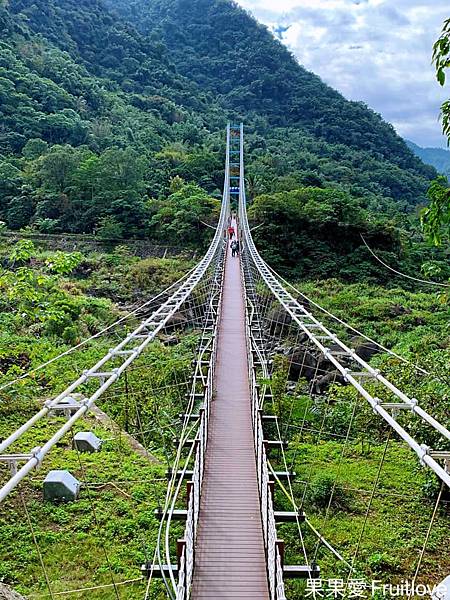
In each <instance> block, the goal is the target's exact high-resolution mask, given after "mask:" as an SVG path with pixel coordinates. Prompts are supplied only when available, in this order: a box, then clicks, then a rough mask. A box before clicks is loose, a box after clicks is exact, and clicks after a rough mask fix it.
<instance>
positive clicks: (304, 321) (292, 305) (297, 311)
mask: <svg viewBox="0 0 450 600" xmlns="http://www.w3.org/2000/svg"><path fill="white" fill-rule="evenodd" d="M243 152H244V136H243V126H242V125H241V168H240V199H239V214H240V227H241V230H242V237H243V239H242V245H243V251H244V250H245V251H248V252H249V254H250V256H251V260H252V261H253V263H254V265H255V267H256V269H257V271H258V273H259V275H260V276H261V277H262V279H263V281H264V283H265V285H266V286H267V287H268V289H269V290H270V291H271V293H272V294H273V296H274V297H275V298H276V299H277V301H278V302H279V303H280V304H281V305H282V306H283V308H284V310H285V311H286V312H287V313H288V314H289V316H290V317H291V319H292V321H293V322H295V323H296V324H297V325H298V327H299V328H300V329H301V330H302V331H303V332H304V333H305V334H306V335H307V337H308V339H309V340H311V342H313V344H314V345H315V346H316V347H317V348H318V350H319V351H320V352H321V353H322V354H323V356H324V357H326V358H327V359H328V360H329V361H330V362H331V363H332V364H333V365H334V367H335V368H336V370H337V371H339V372H340V373H341V375H343V377H344V379H345V380H346V381H347V382H348V383H350V385H352V386H353V387H354V388H355V389H356V390H357V391H358V392H359V394H360V395H361V396H362V397H363V398H364V399H365V400H366V401H367V402H368V403H369V404H370V406H371V407H372V409H373V411H374V412H375V413H376V414H378V415H379V416H380V417H382V418H383V419H384V420H385V421H386V422H387V423H388V425H389V426H390V427H391V428H392V429H394V431H395V432H396V433H397V434H398V435H399V436H400V437H401V438H402V439H403V440H404V441H405V442H406V443H407V444H408V446H409V447H410V448H411V449H412V450H413V451H414V452H415V453H416V454H417V456H418V457H419V460H420V463H421V464H423V465H427V466H428V467H429V468H431V469H432V471H434V473H435V474H436V475H437V476H438V477H439V479H441V480H442V481H443V482H444V483H445V484H446V485H447V486H448V487H450V473H449V472H448V471H447V470H446V468H445V467H442V466H441V465H440V464H439V463H438V462H437V460H443V459H442V458H441V456H442V455H443V454H445V452H444V453H440V452H439V450H437V451H434V450H431V449H430V448H428V447H427V446H426V445H424V444H420V443H419V442H417V441H416V440H415V439H414V438H413V437H412V436H411V435H410V434H409V433H408V432H407V431H406V430H405V429H404V428H403V427H402V426H401V425H400V424H399V423H398V421H397V420H396V418H395V414H396V410H408V411H411V414H413V415H415V416H417V417H418V418H419V419H421V420H422V421H423V422H424V423H426V424H427V425H430V426H431V427H432V428H433V429H434V430H435V431H437V432H438V433H439V434H440V435H441V436H442V437H443V438H445V439H446V440H450V431H449V430H448V429H447V428H446V427H445V426H444V425H442V423H439V422H438V421H437V420H436V419H435V418H434V417H432V416H431V415H430V414H428V413H427V412H426V411H425V410H424V409H423V408H422V407H420V406H419V405H418V403H417V400H415V399H414V398H409V397H408V396H407V395H406V394H405V393H403V392H402V391H401V390H399V389H398V388H397V387H396V386H395V385H394V384H393V383H391V382H390V381H389V380H387V379H386V378H385V377H384V376H383V375H382V374H381V373H380V372H379V371H378V370H377V369H374V368H373V367H372V366H370V365H369V364H368V363H367V362H366V361H364V360H363V359H362V358H360V357H359V356H358V355H357V354H356V352H355V351H354V350H352V349H351V348H349V347H348V346H347V345H346V344H345V343H344V342H342V341H341V340H340V339H339V338H338V337H337V336H336V335H335V334H333V333H332V332H331V331H330V330H329V329H328V328H327V327H325V326H324V325H323V323H321V322H320V321H319V320H317V319H316V318H315V316H314V315H313V314H312V313H311V312H309V311H308V310H307V309H306V308H305V307H304V306H303V305H302V304H301V303H300V302H298V300H297V299H296V298H295V297H294V296H292V294H290V292H288V291H287V290H286V288H285V286H283V284H282V283H281V281H280V280H279V279H278V277H277V276H276V275H275V274H274V272H273V270H271V269H270V267H269V266H268V265H267V264H266V262H265V261H264V260H263V259H262V257H261V256H260V254H259V252H258V250H257V249H256V246H255V243H254V241H253V237H252V234H251V231H250V226H249V223H248V218H247V200H246V194H245V179H244V161H243ZM313 328H314V331H319V332H320V336H321V338H326V339H328V340H329V341H330V343H333V344H337V345H338V346H339V347H340V349H341V351H342V353H343V355H345V356H347V357H348V358H351V359H352V360H353V361H355V362H356V363H358V364H359V365H360V366H361V367H362V369H363V372H364V373H367V375H368V376H369V377H370V378H372V379H373V380H376V381H378V382H379V383H381V384H382V385H383V386H384V387H385V389H386V390H388V392H390V393H392V394H393V395H394V396H395V397H396V399H398V401H399V402H396V403H392V404H391V403H383V402H382V401H381V400H380V399H379V398H377V397H375V396H373V395H372V394H371V393H370V391H368V390H367V389H366V388H365V387H364V385H362V383H360V381H358V380H357V378H356V374H354V375H352V372H351V371H349V369H347V368H346V367H345V366H344V365H342V364H341V363H340V362H339V360H338V359H337V358H336V356H334V355H333V354H332V352H331V351H330V350H329V348H327V347H326V346H325V345H324V344H322V342H321V340H319V339H318V338H317V337H316V335H315V334H314V332H313ZM383 404H386V406H385V407H384V406H383ZM389 410H392V414H390V413H389V412H388V411H389ZM434 456H435V457H436V458H434Z"/></svg>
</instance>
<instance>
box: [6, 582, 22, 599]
mask: <svg viewBox="0 0 450 600" xmlns="http://www.w3.org/2000/svg"><path fill="white" fill-rule="evenodd" d="M0 600H26V599H25V597H24V596H21V595H20V594H18V593H17V592H15V591H14V590H13V589H11V588H10V587H9V586H8V585H5V584H4V583H0Z"/></svg>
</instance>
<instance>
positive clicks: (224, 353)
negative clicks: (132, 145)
mask: <svg viewBox="0 0 450 600" xmlns="http://www.w3.org/2000/svg"><path fill="white" fill-rule="evenodd" d="M239 262H240V259H239V258H233V257H232V256H231V252H230V250H229V249H228V256H227V263H226V267H225V278H224V279H225V281H224V290H223V306H222V316H221V321H220V324H219V340H218V342H219V343H218V355H217V366H216V375H215V390H216V394H215V400H214V402H213V403H212V410H211V421H210V434H209V435H210V437H209V440H208V447H207V452H206V461H205V475H204V481H203V489H202V496H201V501H200V520H199V530H198V535H197V544H196V554H195V569H194V581H193V589H192V597H193V598H194V599H195V600H203V599H206V598H208V599H209V600H213V599H214V600H220V599H231V598H236V599H237V598H254V599H255V600H256V599H258V600H265V599H266V598H267V599H268V598H269V590H268V582H267V570H266V559H265V554H264V545H263V532H262V524H261V509H260V502H259V495H258V484H257V479H256V459H255V450H254V442H253V432H252V421H251V407H250V391H249V381H248V373H247V352H246V344H245V321H244V299H243V289H242V282H241V278H240V265H239Z"/></svg>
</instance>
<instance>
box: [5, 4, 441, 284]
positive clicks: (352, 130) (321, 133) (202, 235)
mask: <svg viewBox="0 0 450 600" xmlns="http://www.w3.org/2000/svg"><path fill="white" fill-rule="evenodd" d="M0 27H1V32H2V36H1V42H0V44H1V50H2V52H1V57H0V99H1V102H0V118H1V120H2V129H1V131H0V220H2V221H4V222H5V223H6V226H7V227H8V228H10V229H21V228H27V227H31V228H33V229H35V230H38V231H41V232H43V233H60V232H71V233H92V232H98V234H99V235H101V236H102V237H114V238H120V237H143V238H149V239H151V240H154V241H155V242H157V243H161V242H165V243H167V244H169V245H177V246H190V247H201V248H203V247H204V245H205V243H206V241H207V240H208V238H209V236H210V230H209V229H208V228H207V226H206V225H205V224H204V223H207V222H208V221H211V222H213V221H214V218H215V217H214V215H215V209H216V207H217V203H216V200H215V199H219V198H220V195H221V187H222V177H223V175H222V169H223V167H222V161H223V158H222V157H223V130H224V126H225V124H226V122H227V120H228V119H231V120H233V121H234V120H239V119H242V120H244V121H245V126H246V140H247V157H248V159H247V177H248V182H247V183H248V194H249V197H250V199H253V198H256V197H258V196H261V197H263V198H266V199H267V198H269V200H268V202H269V204H268V206H270V205H271V203H272V204H273V202H275V205H276V210H275V212H273V211H272V216H271V218H272V219H274V220H275V224H276V221H277V219H278V217H281V219H283V218H284V216H283V215H284V213H283V211H284V210H285V208H283V202H280V198H281V197H282V196H280V194H281V195H282V194H285V193H287V194H291V192H295V191H296V190H300V197H304V196H305V192H303V191H302V190H307V189H310V190H311V191H310V192H306V195H307V196H310V197H311V199H312V201H313V203H314V202H316V201H317V199H318V201H319V204H323V206H322V208H323V210H319V211H312V213H310V215H309V216H306V218H307V220H309V222H311V219H312V227H311V228H310V235H311V240H310V242H311V243H308V245H307V246H309V248H308V247H305V245H304V243H303V237H302V235H294V237H293V238H292V239H291V244H292V246H293V252H292V253H291V255H292V256H298V263H299V264H297V265H294V266H296V267H297V269H296V274H300V273H301V274H302V276H304V275H306V276H311V277H316V276H324V275H326V276H328V275H335V268H336V264H340V261H339V259H338V258H337V260H336V264H335V261H334V256H336V257H338V256H339V255H340V254H341V253H342V252H344V254H345V253H348V251H349V250H351V251H352V252H354V262H355V263H357V265H359V266H357V268H356V272H359V273H360V274H361V276H363V277H372V276H374V277H377V276H379V273H380V269H379V268H378V267H375V269H367V253H366V251H365V249H364V246H363V244H362V241H361V239H360V234H363V235H365V236H368V237H369V239H371V240H372V241H373V242H375V243H376V244H377V245H378V248H379V249H381V250H382V251H386V252H390V253H392V254H393V257H394V262H395V261H397V262H398V263H399V264H400V266H402V268H404V269H406V270H409V271H410V272H416V271H417V268H418V261H419V265H420V264H421V263H422V262H424V260H429V259H432V258H433V256H432V253H431V254H430V251H428V250H426V249H424V250H423V252H422V250H421V251H420V252H419V255H420V256H412V255H411V252H410V251H409V250H408V249H406V254H405V252H404V250H405V249H403V251H402V249H401V243H400V239H401V235H400V233H399V228H401V229H405V230H406V231H407V232H409V233H408V234H407V235H409V236H410V235H411V231H413V230H414V229H415V228H416V226H417V220H416V218H415V216H414V209H415V207H416V206H417V205H421V204H424V203H425V202H426V190H427V188H428V185H429V182H430V180H431V179H432V178H433V177H434V176H435V175H436V172H435V171H434V169H433V168H432V167H430V166H426V165H424V164H423V163H422V162H421V161H420V160H419V159H418V158H417V157H415V156H414V155H413V153H412V152H411V151H410V150H409V149H408V147H407V146H406V145H405V143H404V142H403V140H402V139H401V138H400V137H399V136H397V135H396V133H395V131H394V129H393V128H392V127H391V125H389V124H388V123H386V122H384V121H383V120H382V119H381V117H379V116H378V115H376V114H375V113H374V112H373V111H371V110H370V109H368V108H367V107H365V106H363V105H362V104H360V103H355V102H348V101H347V100H345V99H344V98H343V97H342V96H341V95H340V94H339V93H338V92H336V91H335V90H333V89H331V88H330V87H329V86H327V85H325V84H324V83H323V82H322V81H321V80H320V79H319V78H318V77H317V76H316V75H314V74H312V73H309V72H307V71H306V70H305V69H304V68H303V67H301V66H300V65H299V64H298V63H297V61H296V60H295V59H294V57H293V56H292V55H291V54H290V53H289V52H288V50H287V49H286V48H285V47H284V46H283V45H282V44H280V42H278V41H277V40H275V38H274V37H273V36H272V35H271V34H270V33H269V32H268V30H267V29H266V28H265V27H263V26H262V25H260V24H258V23H257V22H256V21H255V20H254V19H253V18H252V17H251V16H250V15H249V14H247V13H246V12H245V11H244V10H242V9H240V8H239V7H238V6H237V5H235V4H234V3H232V2H229V1H228V0H214V1H211V0H194V1H193V2H184V1H181V0H171V1H169V2H166V1H165V2H158V1H156V0H155V1H153V2H143V1H141V0H139V1H138V0H136V1H134V2H110V1H109V0H104V1H101V0H95V1H90V0H89V1H88V0H81V1H79V2H78V1H75V0H63V1H61V2H57V1H56V0H50V1H45V0H9V1H8V2H3V3H2V6H1V7H0ZM317 190H319V191H317ZM320 190H324V191H325V192H324V193H323V194H321V193H320ZM289 197H290V198H294V200H293V202H294V204H295V202H296V201H295V198H296V197H297V196H296V194H295V193H293V194H291V195H290V196H289ZM323 199H326V201H323ZM272 201H273V202H272ZM262 202H263V203H264V202H265V201H264V200H262ZM342 204H345V206H346V207H347V209H346V211H344V212H345V215H344V213H342V214H341V212H342V211H341V208H340V207H341V205H342ZM284 206H285V205H284ZM299 206H300V205H298V206H297V208H298V207H299ZM258 207H259V209H258V210H255V211H254V212H253V215H254V218H256V219H260V218H261V215H263V214H264V210H263V211H261V202H259V204H258ZM297 208H296V207H295V206H293V210H292V211H291V216H292V215H294V214H295V215H297V216H295V218H294V221H293V231H294V232H296V233H300V231H303V229H304V228H303V221H304V218H305V215H299V214H298V211H297V212H296V210H297ZM405 211H406V212H409V213H411V216H408V218H407V219H405V218H404V216H403V213H404V212H405ZM356 213H357V215H358V218H357V219H356V220H355V218H354V216H355V214H356ZM338 215H341V216H342V217H343V222H344V223H347V224H349V225H350V224H351V225H352V226H351V227H346V228H345V232H343V233H344V236H345V239H343V240H342V242H343V243H342V244H339V245H337V246H336V245H333V244H332V245H331V248H330V251H331V260H329V261H327V263H326V264H327V267H326V268H324V266H323V264H319V263H318V261H317V252H315V249H317V248H320V247H323V245H324V244H326V245H328V246H329V244H328V238H329V235H328V233H327V231H326V227H325V228H324V227H323V225H324V224H326V222H327V221H329V220H330V219H331V221H332V220H333V219H335V218H338V219H340V218H341V217H339V216H338ZM343 215H344V216H343ZM299 216H300V217H301V218H299ZM353 225H355V226H353ZM302 228H303V229H302ZM316 242H317V243H316ZM327 251H328V250H327ZM270 252H271V254H270V255H271V256H274V258H275V259H277V255H278V254H280V253H281V255H283V253H285V252H286V248H281V249H280V248H278V247H277V244H276V243H275V247H274V248H271V250H270ZM288 252H290V251H288ZM274 253H275V255H274ZM276 262H277V264H278V266H279V268H281V269H282V270H285V271H286V272H287V270H288V269H289V268H290V267H291V265H290V261H289V260H287V261H286V260H284V259H280V260H277V261H276ZM322 263H323V261H322ZM347 272H348V269H347ZM343 274H344V271H343Z"/></svg>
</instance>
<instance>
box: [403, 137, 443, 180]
mask: <svg viewBox="0 0 450 600" xmlns="http://www.w3.org/2000/svg"><path fill="white" fill-rule="evenodd" d="M406 143H407V144H408V147H409V148H410V149H411V150H412V151H413V152H414V154H415V155H416V156H418V157H419V158H420V159H421V160H423V162H424V163H425V164H427V165H431V166H433V167H434V168H435V169H436V171H439V173H442V174H443V175H446V176H447V177H450V151H449V150H446V149H445V148H422V147H421V146H418V145H417V144H415V143H414V142H410V141H409V140H406Z"/></svg>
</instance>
